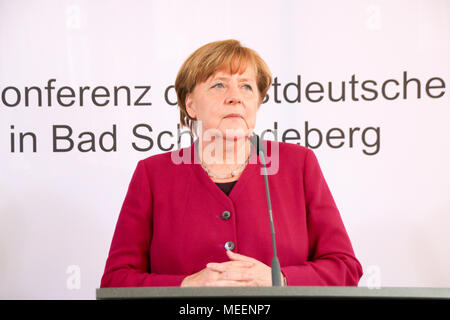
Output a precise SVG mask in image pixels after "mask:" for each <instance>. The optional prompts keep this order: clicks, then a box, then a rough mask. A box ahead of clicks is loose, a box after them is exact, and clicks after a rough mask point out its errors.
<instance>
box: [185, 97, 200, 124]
mask: <svg viewBox="0 0 450 320" xmlns="http://www.w3.org/2000/svg"><path fill="white" fill-rule="evenodd" d="M184 104H185V105H186V112H187V113H188V115H189V116H190V117H191V118H193V119H195V118H197V113H196V112H195V105H194V101H193V99H192V94H190V93H189V94H188V95H187V96H186V100H185V103H184Z"/></svg>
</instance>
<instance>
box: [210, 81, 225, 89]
mask: <svg viewBox="0 0 450 320" xmlns="http://www.w3.org/2000/svg"><path fill="white" fill-rule="evenodd" d="M212 88H219V89H221V88H223V83H222V82H219V83H216V84H215V85H213V86H212Z"/></svg>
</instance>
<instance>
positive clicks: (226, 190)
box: [216, 180, 237, 195]
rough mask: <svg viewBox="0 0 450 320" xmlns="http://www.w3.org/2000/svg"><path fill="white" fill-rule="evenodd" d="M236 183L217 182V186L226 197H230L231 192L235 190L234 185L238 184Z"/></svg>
mask: <svg viewBox="0 0 450 320" xmlns="http://www.w3.org/2000/svg"><path fill="white" fill-rule="evenodd" d="M236 182H237V180H236V181H231V182H216V185H217V186H218V187H219V188H220V190H222V191H223V192H224V193H225V194H226V195H229V194H230V192H231V189H233V187H234V185H235V184H236Z"/></svg>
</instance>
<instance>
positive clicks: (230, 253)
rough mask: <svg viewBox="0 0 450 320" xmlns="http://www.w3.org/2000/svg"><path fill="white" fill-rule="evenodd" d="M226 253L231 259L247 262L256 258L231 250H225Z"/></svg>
mask: <svg viewBox="0 0 450 320" xmlns="http://www.w3.org/2000/svg"><path fill="white" fill-rule="evenodd" d="M227 255H228V257H229V258H230V260H233V261H248V262H255V261H257V260H256V259H253V258H251V257H248V256H244V255H243V254H239V253H235V252H233V251H231V250H227Z"/></svg>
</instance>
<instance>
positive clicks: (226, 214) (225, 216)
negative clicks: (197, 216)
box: [222, 211, 231, 220]
mask: <svg viewBox="0 0 450 320" xmlns="http://www.w3.org/2000/svg"><path fill="white" fill-rule="evenodd" d="M230 217H231V212H230V211H224V212H222V219H223V220H228V219H230Z"/></svg>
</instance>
